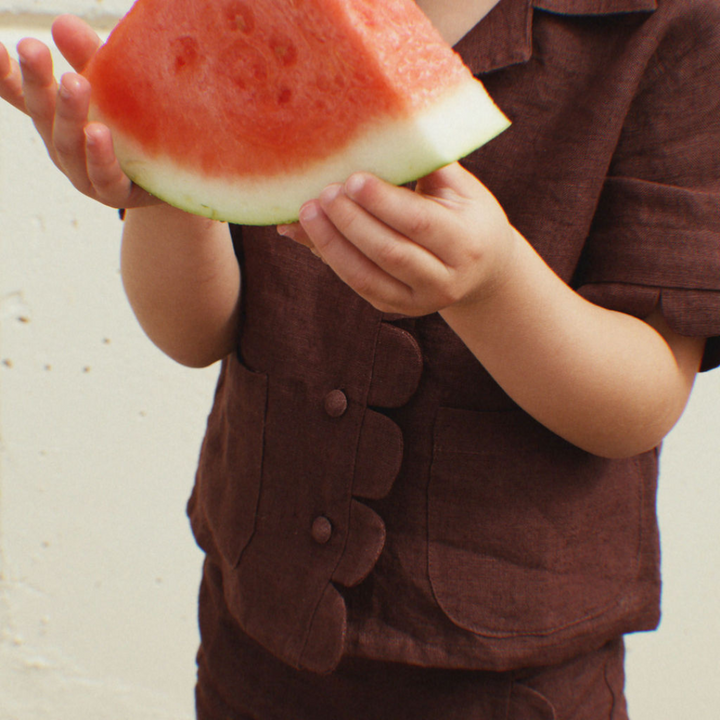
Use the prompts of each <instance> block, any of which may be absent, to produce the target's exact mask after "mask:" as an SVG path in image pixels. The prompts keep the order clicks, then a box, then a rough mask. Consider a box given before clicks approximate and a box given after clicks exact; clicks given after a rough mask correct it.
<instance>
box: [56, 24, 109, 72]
mask: <svg viewBox="0 0 720 720" xmlns="http://www.w3.org/2000/svg"><path fill="white" fill-rule="evenodd" d="M52 35H53V40H54V41H55V44H56V45H57V46H58V49H59V50H60V52H61V53H62V54H63V57H64V58H65V59H66V60H67V61H68V62H69V63H70V65H72V67H73V68H75V71H76V72H79V73H80V72H82V71H83V70H85V68H86V67H87V65H88V63H89V62H90V60H91V59H92V57H93V55H95V53H96V52H97V49H98V48H99V47H100V44H101V40H100V38H99V37H98V35H97V33H96V32H95V31H94V30H93V29H92V28H91V27H90V26H89V25H88V24H87V23H86V22H85V21H83V20H81V19H80V18H79V17H75V16H74V15H61V16H60V17H59V18H57V19H56V20H55V22H53V26H52Z"/></svg>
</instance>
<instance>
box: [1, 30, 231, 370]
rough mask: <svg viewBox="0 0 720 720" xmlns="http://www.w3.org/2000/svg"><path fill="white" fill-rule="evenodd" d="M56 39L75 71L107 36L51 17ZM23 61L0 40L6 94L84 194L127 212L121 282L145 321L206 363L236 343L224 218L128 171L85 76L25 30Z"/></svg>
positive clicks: (187, 355)
mask: <svg viewBox="0 0 720 720" xmlns="http://www.w3.org/2000/svg"><path fill="white" fill-rule="evenodd" d="M53 37H54V39H55V42H56V44H57V46H58V48H59V49H60V51H61V52H62V54H63V55H64V56H65V58H66V59H67V60H68V62H70V64H71V65H72V66H73V67H74V68H75V69H76V70H77V71H78V72H82V70H83V69H84V68H85V67H86V66H87V64H88V62H89V61H90V59H91V58H92V56H93V54H94V53H95V51H96V50H97V48H98V46H99V44H100V39H99V38H98V36H97V35H96V34H95V33H94V32H93V30H92V29H91V28H90V27H89V26H88V25H86V24H85V23H84V22H83V21H82V20H80V19H78V18H75V17H72V16H63V17H61V18H59V19H58V20H56V21H55V23H54V24H53ZM18 53H19V55H20V59H21V64H18V63H17V62H15V61H14V60H12V59H11V58H10V56H9V55H8V53H7V51H6V50H5V48H4V47H3V46H2V45H0V97H2V98H3V99H4V100H5V101H7V102H9V103H10V104H12V105H13V106H14V107H16V108H17V109H18V110H20V111H22V112H24V113H26V114H27V115H29V116H30V117H31V119H32V121H33V123H34V124H35V127H36V129H37V131H38V133H39V134H40V136H41V138H42V139H43V142H44V143H45V146H46V148H47V151H48V154H49V155H50V157H51V159H52V160H53V162H54V163H55V165H56V166H57V167H58V168H59V169H60V171H61V172H63V173H64V174H65V175H66V176H67V177H68V179H69V180H70V181H71V182H72V183H73V185H74V186H75V187H76V188H77V189H78V190H80V191H81V192H83V193H84V194H85V195H88V196H89V197H91V198H93V199H95V200H97V201H98V202H101V203H103V204H105V205H110V206H111V207H121V208H136V209H134V210H130V211H128V213H127V222H126V225H125V231H124V235H123V249H122V273H123V282H124V284H125V288H126V291H127V294H128V297H129V299H130V303H131V305H132V307H133V310H134V311H135V313H136V315H137V317H138V319H139V321H140V323H141V325H142V326H143V328H144V329H145V331H146V332H147V334H148V335H149V337H150V338H151V340H153V342H155V344H156V345H158V347H159V348H160V349H161V350H163V351H164V352H166V353H167V354H168V355H170V356H171V357H173V358H174V359H175V360H177V361H178V362H181V363H184V364H187V365H191V366H203V365H208V364H211V363H212V362H214V361H216V360H219V359H220V358H222V357H224V356H225V355H227V354H228V353H229V352H230V351H231V350H232V348H233V347H234V346H235V342H236V337H235V318H236V305H237V301H238V297H239V282H240V280H239V269H238V265H237V261H236V258H235V256H234V253H233V249H232V243H231V241H230V234H229V231H228V228H227V226H226V225H223V224H221V223H215V222H212V221H209V220H206V219H204V218H199V217H195V216H191V215H188V214H186V213H183V212H181V211H179V210H175V209H174V208H172V207H170V206H169V205H166V204H164V203H161V202H160V201H159V200H157V198H154V197H152V196H151V195H149V194H148V193H147V192H145V191H144V190H142V189H141V188H140V187H138V186H137V185H135V184H134V183H132V182H131V180H130V179H129V178H128V177H127V176H126V175H125V174H124V173H123V172H122V170H121V169H120V166H119V164H118V161H117V158H116V157H115V153H114V150H113V146H112V137H111V135H110V131H109V129H108V128H107V127H105V126H104V125H102V124H100V123H88V118H87V112H88V103H89V97H90V86H89V84H88V82H87V81H86V80H85V79H84V78H83V77H82V76H81V75H79V74H75V73H68V74H66V75H65V76H63V78H62V79H61V81H60V83H58V82H57V81H56V80H55V77H54V75H53V68H52V58H51V56H50V51H49V50H48V48H47V47H46V46H45V45H44V44H43V43H41V42H39V41H38V40H34V39H32V38H27V39H25V40H23V41H21V42H20V44H19V46H18Z"/></svg>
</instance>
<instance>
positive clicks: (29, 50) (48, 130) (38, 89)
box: [18, 38, 57, 159]
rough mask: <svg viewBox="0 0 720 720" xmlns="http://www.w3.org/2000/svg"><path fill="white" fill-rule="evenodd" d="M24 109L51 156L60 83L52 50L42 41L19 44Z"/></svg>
mask: <svg viewBox="0 0 720 720" xmlns="http://www.w3.org/2000/svg"><path fill="white" fill-rule="evenodd" d="M18 57H19V58H20V69H21V71H22V94H23V97H24V100H25V108H26V110H27V113H28V115H30V117H31V118H32V121H33V123H34V124H35V127H36V129H37V131H38V133H40V137H42V139H43V142H44V143H45V145H46V147H47V148H48V151H49V152H50V155H51V157H53V159H55V158H54V153H53V152H52V128H53V121H54V118H55V96H56V94H57V83H56V81H55V77H54V76H53V66H52V57H51V55H50V50H48V48H47V47H46V46H45V45H43V43H41V42H40V41H39V40H35V39H34V38H25V39H24V40H21V41H20V42H19V43H18Z"/></svg>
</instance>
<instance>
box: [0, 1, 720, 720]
mask: <svg viewBox="0 0 720 720" xmlns="http://www.w3.org/2000/svg"><path fill="white" fill-rule="evenodd" d="M128 6H129V2H128V1H127V0H116V2H108V1H106V2H104V3H103V2H101V1H99V2H93V3H90V2H87V1H86V0H74V1H71V0H64V1H63V2H61V0H56V1H55V2H54V3H50V2H37V1H33V0H14V3H13V7H12V10H15V11H17V12H18V13H20V12H22V13H24V14H22V15H19V14H16V15H13V14H12V13H3V12H0V39H1V40H2V41H3V42H5V43H6V44H8V45H9V46H11V47H14V45H15V42H16V41H17V40H18V39H19V38H20V37H22V36H23V35H25V34H35V35H39V36H40V37H42V38H44V39H47V38H48V34H47V30H46V28H47V24H48V21H49V18H51V17H52V16H53V15H54V14H56V13H58V12H61V11H68V10H72V11H75V12H80V13H82V12H83V10H84V9H85V8H88V7H92V12H91V13H89V16H90V17H91V19H92V20H93V21H94V22H96V23H99V24H105V25H107V24H108V22H111V21H112V20H111V18H112V14H113V13H121V12H123V11H124V10H125V9H126V8H127V7H128ZM108 18H110V20H108ZM119 233H120V224H119V222H118V220H117V216H116V213H115V212H114V211H112V210H109V209H106V208H102V207H99V206H95V205H94V204H93V203H92V202H90V201H89V200H86V199H85V198H83V197H81V196H78V195H77V194H76V193H75V191H74V190H73V189H72V188H71V187H70V186H69V184H68V183H67V182H66V181H65V180H64V179H63V178H62V177H61V176H60V175H59V174H58V173H57V172H56V171H55V170H54V168H53V167H52V166H51V164H50V162H49V161H48V159H47V157H46V155H45V153H44V150H43V148H42V145H41V143H40V142H39V140H38V139H37V138H36V137H35V136H34V134H33V132H32V130H31V128H30V127H29V123H28V122H25V119H24V118H23V117H21V116H20V115H19V114H18V113H15V112H13V111H11V109H10V108H6V107H0V322H1V324H0V453H1V454H0V720H45V719H48V720H50V719H52V720H66V719H67V720H78V719H82V720H84V719H85V718H93V719H94V720H105V719H107V720H119V719H121V718H122V719H125V718H132V719H133V720H165V719H167V720H189V718H191V717H192V714H193V699H192V685H193V679H194V653H195V649H196V643H197V631H196V624H195V606H196V589H197V582H198V578H199V569H200V562H201V557H200V553H199V552H198V550H197V549H196V548H195V546H194V543H193V541H192V539H191V536H190V532H189V529H188V526H187V522H186V519H185V515H184V505H185V501H186V498H187V495H188V494H189V491H190V488H191V484H192V479H193V473H194V469H195V461H196V457H197V450H198V447H199V443H200V440H201V436H202V430H203V426H204V422H205V417H206V414H207V411H208V408H209V405H210V400H211V394H212V389H213V384H214V379H215V376H216V373H217V368H216V367H215V368H210V369H208V370H206V371H194V370H188V369H184V368H181V367H179V366H177V365H175V364H174V363H173V362H172V361H170V360H168V359H166V358H165V357H163V356H162V355H161V354H160V353H159V352H158V351H157V350H155V349H154V348H153V346H152V345H151V344H150V343H149V342H148V341H147V340H146V338H145V337H144V336H143V334H142V332H141V331H140V330H139V329H138V327H137V325H136V324H135V321H134V319H133V317H132V315H131V313H130V311H129V309H128V306H127V303H126V301H125V298H124V296H123V292H122V288H121V284H120V279H119V275H118V239H119ZM718 438H720V372H717V373H712V374H710V375H707V376H704V377H702V378H701V379H700V380H699V381H698V384H697V387H696V392H695V394H694V396H693V399H692V401H691V404H690V407H689V409H688V412H687V414H686V417H685V418H684V419H683V420H682V421H681V423H680V425H679V426H678V427H677V429H676V430H675V431H674V432H673V433H672V435H671V437H670V438H669V440H668V442H667V444H666V449H665V453H664V456H663V477H662V485H661V487H662V489H661V495H660V511H661V517H662V525H663V542H664V560H665V595H664V620H663V624H662V626H661V629H660V631H659V632H657V633H654V634H651V635H640V636H637V637H633V638H631V639H630V640H629V659H628V673H629V680H628V695H629V700H630V704H631V710H632V717H633V720H677V718H686V717H687V718H693V720H715V718H716V717H717V708H718V705H719V704H720V684H718V682H717V678H718V674H717V668H718V667H720V614H719V613H718V593H719V592H720V550H719V549H718V548H719V547H720V543H718V539H719V537H720V531H719V528H720V482H719V481H720V443H718ZM358 720H361V719H360V718H359V719H358Z"/></svg>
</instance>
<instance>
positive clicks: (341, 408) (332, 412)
mask: <svg viewBox="0 0 720 720" xmlns="http://www.w3.org/2000/svg"><path fill="white" fill-rule="evenodd" d="M324 405H325V412H326V413H327V414H328V415H329V416H330V417H334V418H336V417H340V416H341V415H342V414H343V413H344V412H345V411H346V410H347V406H348V399H347V396H346V395H345V393H344V392H343V391H342V390H331V391H330V392H329V393H328V394H327V395H326V396H325V401H324Z"/></svg>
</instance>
